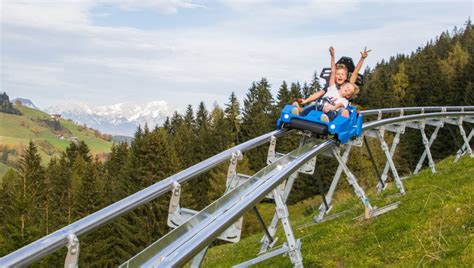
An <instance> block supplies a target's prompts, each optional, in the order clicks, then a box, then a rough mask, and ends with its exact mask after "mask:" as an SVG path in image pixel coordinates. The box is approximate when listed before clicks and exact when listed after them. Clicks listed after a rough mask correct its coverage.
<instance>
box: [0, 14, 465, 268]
mask: <svg viewBox="0 0 474 268" xmlns="http://www.w3.org/2000/svg"><path fill="white" fill-rule="evenodd" d="M373 49H376V48H373ZM353 57H354V59H355V60H357V59H358V58H357V57H356V56H355V55H353ZM328 64H329V59H328ZM319 67H320V68H322V67H326V66H319ZM318 74H319V73H318V72H315V73H314V76H313V77H312V78H311V81H309V82H298V81H295V82H285V81H283V82H282V83H281V85H279V87H278V92H277V94H276V96H273V95H272V92H271V84H270V81H268V80H267V79H266V78H261V79H257V80H256V81H255V82H252V83H251V84H250V86H249V88H248V90H247V93H246V96H245V97H244V99H243V100H239V99H238V98H237V97H236V95H235V94H234V93H231V94H230V96H229V99H228V102H227V103H225V105H224V107H220V106H218V105H215V106H214V107H206V106H205V105H204V103H203V102H201V103H200V104H199V105H198V106H197V107H193V106H191V105H189V106H188V107H187V109H186V111H185V112H184V113H183V114H180V113H178V112H175V113H174V114H173V115H172V116H171V117H169V118H168V119H167V120H166V121H165V123H164V124H163V125H161V126H157V127H155V128H153V129H151V128H149V127H148V126H146V125H145V126H141V127H139V128H138V129H137V131H136V133H135V135H134V139H133V141H132V142H131V143H115V144H114V145H113V146H112V148H111V152H110V154H109V155H108V157H107V159H106V160H99V159H98V158H97V157H95V156H93V155H92V154H91V152H90V149H89V148H88V146H87V144H86V143H85V142H81V141H80V142H72V143H70V145H69V147H68V148H67V149H66V150H65V151H64V152H63V153H62V154H61V156H60V157H54V158H52V159H51V160H50V161H49V163H48V164H47V165H42V161H41V157H40V155H39V153H38V149H37V146H36V145H35V144H34V143H33V142H30V144H29V145H28V147H27V148H26V149H25V150H24V154H23V155H22V156H21V158H20V161H19V167H18V169H10V170H9V171H8V172H7V173H6V174H5V175H4V177H3V178H2V180H1V181H2V183H1V185H0V256H4V255H6V254H8V253H10V252H12V251H14V250H16V249H19V248H20V247H22V246H24V245H27V244H29V243H31V242H33V241H35V240H36V239H38V238H40V237H42V236H45V235H47V234H49V233H52V232H54V231H55V230H57V229H59V228H61V227H64V226H66V225H68V224H70V223H72V222H74V221H76V220H78V219H81V218H83V217H85V216H87V215H89V214H91V213H93V212H95V211H97V210H99V209H101V208H103V207H105V206H107V205H110V204H112V203H113V202H116V201H118V200H120V199H122V198H124V197H126V196H128V195H130V194H132V193H135V192H137V191H139V190H141V189H144V188H146V187H147V186H150V185H152V184H154V183H156V182H158V181H160V180H163V179H165V178H166V177H168V176H170V175H173V174H175V173H177V172H179V171H181V170H183V169H185V168H187V167H190V166H192V165H193V164H196V163H198V162H200V161H202V160H204V159H206V158H208V157H210V156H213V155H215V154H217V153H219V152H221V151H223V150H226V149H228V148H230V147H232V146H234V145H237V144H239V143H242V142H244V141H247V140H249V139H252V138H254V137H257V136H259V135H262V134H264V133H267V132H269V131H272V130H274V129H275V122H276V120H277V118H278V116H279V113H280V111H281V109H282V108H283V106H284V105H285V104H287V103H291V102H293V101H294V100H295V99H296V98H299V97H307V96H309V95H310V94H312V93H313V92H315V91H317V90H320V89H321V87H322V83H321V81H320V80H319V79H318ZM364 75H365V85H364V86H363V87H362V88H361V92H360V94H359V96H358V97H357V98H355V99H354V100H353V104H355V105H357V106H359V108H360V109H361V110H364V109H373V108H389V107H406V106H460V105H474V27H473V26H472V24H471V22H470V20H468V21H467V22H466V23H465V25H464V27H463V28H462V29H454V30H451V31H446V32H443V33H441V34H440V35H439V36H437V37H436V38H434V39H433V40H431V41H429V42H427V43H426V44H425V45H423V46H420V47H419V48H417V49H416V51H413V52H412V53H411V54H410V55H402V54H400V55H395V56H393V57H391V58H389V59H386V60H382V61H381V62H379V63H377V65H376V66H374V67H373V68H367V69H365V71H364ZM4 106H5V105H4ZM470 128H471V126H468V125H466V126H465V129H466V131H467V132H468V133H469V131H470V130H471V129H470ZM430 131H432V130H431V129H427V135H428V136H429V135H430V134H431V133H430ZM441 132H442V133H440V134H438V139H437V141H436V142H435V143H434V144H433V146H432V152H433V156H434V157H435V160H440V159H443V158H445V157H447V156H448V155H451V154H453V153H454V152H456V151H457V149H458V148H461V145H462V139H461V136H460V135H459V129H458V128H456V127H455V126H447V127H444V128H442V130H441ZM387 139H388V140H389V141H390V138H387ZM298 142H299V137H297V136H296V135H293V136H289V137H285V138H283V139H279V141H278V144H277V150H278V151H279V152H289V151H290V150H292V149H294V148H296V146H297V145H298ZM378 147H379V146H378V145H376V143H374V144H373V146H372V148H374V151H375V156H376V158H377V159H378V161H380V162H379V163H378V164H379V165H380V166H382V165H383V164H384V162H383V161H384V157H383V155H382V152H381V150H380V149H379V148H378ZM376 149H378V150H376ZM422 152H423V144H422V142H421V138H420V133H419V131H415V130H407V133H406V134H405V135H404V136H403V137H402V140H401V144H400V145H399V146H398V149H397V154H396V155H395V162H396V165H397V167H398V168H399V169H398V170H399V172H400V173H401V174H402V175H408V174H409V172H410V170H413V169H414V167H415V165H416V164H417V162H418V159H419V156H420V155H421V153H422ZM266 154H267V146H261V147H258V148H256V149H253V150H251V151H249V152H248V153H246V154H245V156H244V159H243V160H242V161H240V162H239V165H238V171H239V172H240V173H244V174H253V173H255V172H256V171H258V170H260V169H261V168H262V167H264V166H265V163H266ZM368 159H369V158H368V157H367V151H366V150H365V148H360V149H359V150H355V151H354V153H353V154H352V155H351V161H350V168H351V170H353V172H354V173H355V174H356V176H357V177H358V178H360V180H361V184H362V185H364V186H367V185H372V184H374V183H376V179H374V178H375V174H374V171H373V169H372V166H371V163H370V161H369V160H368ZM318 161H319V160H318ZM318 163H319V165H318V174H319V176H320V178H322V181H323V185H322V187H323V188H325V189H326V190H327V187H328V186H329V183H330V180H331V179H332V174H333V172H334V170H335V168H336V167H337V165H336V161H335V160H332V159H330V158H322V159H321V161H319V162H318ZM226 174H227V164H223V165H221V166H218V167H216V168H214V169H212V170H210V171H208V172H207V173H205V174H202V175H199V176H198V177H195V178H194V179H192V180H190V181H189V182H187V183H186V184H184V185H183V190H182V197H181V206H182V207H186V208H191V209H202V208H203V207H204V206H206V205H208V204H209V203H210V202H212V201H213V200H215V199H217V198H218V197H219V196H221V195H222V193H223V192H224V191H225V185H226ZM346 187H347V186H346ZM319 193H320V187H319V185H318V183H317V180H316V179H315V177H314V176H309V175H306V176H300V178H299V179H298V180H297V181H296V183H295V186H294V188H293V192H292V194H291V196H290V200H289V202H290V203H295V202H299V201H301V200H303V199H305V198H308V197H311V196H313V195H317V194H319ZM168 202H169V195H168V194H167V195H164V196H162V197H160V198H157V199H156V200H154V201H152V202H149V203H147V204H146V205H142V206H141V207H139V208H137V209H135V210H133V211H132V212H130V213H128V214H126V215H124V216H122V217H120V218H119V219H118V220H115V221H113V222H112V223H110V224H106V225H104V226H102V227H101V228H100V229H99V230H95V231H94V232H92V233H90V234H87V235H84V236H81V237H79V239H80V243H81V254H80V263H82V264H85V265H87V266H94V267H97V266H99V267H102V266H116V265H118V264H121V263H122V262H124V261H125V260H127V259H129V258H130V257H131V256H133V255H135V254H136V253H138V252H139V251H141V250H142V249H143V248H144V247H146V246H147V245H149V244H151V243H152V242H154V241H156V240H157V239H158V238H159V237H161V236H162V235H164V234H166V233H167V232H168V231H169V228H168V226H167V224H166V218H167V213H168ZM257 231H258V232H260V231H261V230H260V227H259V226H258V224H257V219H256V218H255V217H254V216H253V215H251V214H249V216H248V217H246V218H244V231H243V237H245V236H248V235H250V234H253V233H255V232H257ZM217 243H219V242H217ZM65 252H66V249H62V250H60V251H58V252H56V253H54V254H53V255H51V256H49V257H47V258H44V259H43V260H41V261H40V262H38V263H37V265H39V266H47V267H57V266H62V265H63V263H64V258H65Z"/></svg>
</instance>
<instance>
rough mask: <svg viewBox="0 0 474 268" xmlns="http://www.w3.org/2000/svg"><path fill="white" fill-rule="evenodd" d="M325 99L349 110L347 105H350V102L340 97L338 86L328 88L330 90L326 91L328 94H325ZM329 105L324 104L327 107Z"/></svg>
mask: <svg viewBox="0 0 474 268" xmlns="http://www.w3.org/2000/svg"><path fill="white" fill-rule="evenodd" d="M323 98H328V99H330V100H331V102H333V103H334V104H338V103H341V104H342V106H343V107H344V108H347V105H349V100H348V99H346V98H344V97H342V96H341V95H339V90H338V89H337V87H336V85H332V86H330V87H328V90H327V91H326V94H324V96H323ZM327 104H328V103H327V102H325V103H324V105H325V106H326V105H327ZM339 109H340V108H339ZM339 109H338V110H339Z"/></svg>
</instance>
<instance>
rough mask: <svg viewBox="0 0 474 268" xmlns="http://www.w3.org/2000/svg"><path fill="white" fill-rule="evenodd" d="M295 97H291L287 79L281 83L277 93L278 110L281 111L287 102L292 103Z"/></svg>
mask: <svg viewBox="0 0 474 268" xmlns="http://www.w3.org/2000/svg"><path fill="white" fill-rule="evenodd" d="M293 101H294V99H292V98H291V94H290V91H289V90H288V85H287V84H286V82H285V81H283V83H282V84H281V86H280V88H279V89H278V93H277V108H276V110H277V111H281V110H282V109H283V107H285V105H287V104H291V103H292V102H293Z"/></svg>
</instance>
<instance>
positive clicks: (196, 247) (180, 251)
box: [0, 106, 474, 267]
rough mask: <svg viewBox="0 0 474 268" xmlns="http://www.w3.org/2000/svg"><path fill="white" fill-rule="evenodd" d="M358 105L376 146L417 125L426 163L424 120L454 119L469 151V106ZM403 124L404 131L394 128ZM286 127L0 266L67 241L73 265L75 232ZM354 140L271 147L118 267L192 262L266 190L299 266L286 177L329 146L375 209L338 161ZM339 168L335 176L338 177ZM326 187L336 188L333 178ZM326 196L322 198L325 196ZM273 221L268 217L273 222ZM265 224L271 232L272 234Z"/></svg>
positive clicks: (473, 119)
mask: <svg viewBox="0 0 474 268" xmlns="http://www.w3.org/2000/svg"><path fill="white" fill-rule="evenodd" d="M361 113H362V114H363V115H364V116H365V117H367V116H374V117H375V116H377V117H376V119H375V120H373V121H369V122H367V123H365V124H364V126H363V130H364V133H363V135H365V136H368V137H375V138H378V139H379V140H380V141H381V144H382V147H383V148H384V146H385V147H388V146H387V145H386V144H385V142H384V141H383V132H384V131H390V128H392V132H397V131H398V132H397V135H398V134H399V133H401V132H403V131H404V128H405V127H412V128H417V129H420V131H421V133H422V138H423V143H424V145H425V152H424V157H422V159H423V160H424V158H425V157H426V156H428V159H429V164H430V167H431V168H432V170H433V171H434V163H433V162H432V159H431V154H430V151H429V146H430V145H431V143H432V142H433V141H434V139H435V138H436V135H434V137H433V136H432V140H430V141H428V140H427V137H426V135H425V134H424V129H425V125H433V126H437V129H439V128H438V127H442V125H443V124H444V123H447V124H453V125H457V126H458V127H459V128H460V133H461V136H462V138H463V141H464V144H463V148H459V149H460V150H459V151H458V152H457V154H458V155H457V157H456V158H457V159H458V158H459V157H460V156H461V155H462V154H465V153H466V152H467V153H469V154H470V155H471V157H472V156H473V154H472V150H471V147H470V146H469V142H470V140H471V139H472V137H473V135H474V128H472V127H471V132H470V134H469V135H466V133H465V131H464V128H463V122H468V123H471V124H474V106H464V107H454V106H451V107H407V108H388V109H377V110H367V111H362V112H361ZM408 113H411V114H408ZM407 114H408V115H407ZM386 115H389V116H392V117H390V118H385V119H383V116H386ZM394 115H395V116H394ZM394 126H395V127H394ZM402 128H403V131H402V130H401V129H402ZM393 129H395V130H393ZM290 132H292V131H284V130H281V131H280V130H279V131H272V132H269V133H267V134H264V135H262V136H259V137H257V138H254V139H252V140H249V141H247V142H245V143H242V144H240V145H237V146H235V147H233V148H230V149H228V150H226V151H223V152H221V153H219V154H217V155H215V156H213V157H210V158H208V159H206V160H204V161H202V162H200V163H198V164H196V165H194V166H192V167H190V168H187V169H185V170H183V171H181V172H179V173H177V174H175V175H173V176H170V177H168V178H166V179H164V180H162V181H160V182H158V183H156V184H153V185H151V186H149V187H147V188H145V189H143V190H141V191H139V192H137V193H135V194H132V195H130V196H128V197H126V198H124V199H122V200H120V201H118V202H116V203H114V204H111V205H109V206H108V207H106V208H103V209H101V210H99V211H97V212H95V213H93V214H91V215H89V216H87V217H85V218H83V219H81V220H78V221H76V222H74V223H72V224H70V225H68V226H66V227H64V228H62V229H60V230H58V231H56V232H54V233H52V234H50V235H47V236H45V237H43V238H41V239H39V240H37V241H35V242H33V243H31V244H29V245H26V246H24V247H23V248H20V249H18V250H17V251H15V252H12V253H10V254H8V255H6V256H4V257H2V258H0V267H11V266H24V265H28V264H31V263H33V262H35V261H37V260H39V259H41V258H43V257H44V256H47V255H50V254H52V253H53V252H55V251H56V250H58V249H60V248H62V247H64V246H67V247H68V249H69V250H68V254H67V256H66V263H65V266H68V267H71V266H76V265H77V261H78V253H79V240H78V236H80V235H83V234H85V233H88V232H91V231H93V230H95V229H97V228H98V227H99V226H102V225H103V224H106V223H109V222H110V221H112V220H114V219H116V218H117V217H119V216H121V215H123V214H125V213H127V212H129V211H131V210H132V209H134V208H136V207H138V206H140V205H142V204H145V203H147V202H149V201H151V200H153V199H155V198H157V197H159V196H161V195H163V194H165V193H167V192H170V191H174V190H176V189H179V188H177V187H178V186H179V185H180V184H182V183H184V182H186V181H188V180H190V179H192V178H193V177H195V176H197V175H199V174H202V173H203V172H206V171H208V170H209V169H211V168H213V167H215V166H217V165H219V164H221V163H223V162H225V161H227V160H231V164H232V161H234V162H235V163H236V162H237V161H236V159H237V158H236V157H237V156H239V155H240V156H241V154H242V153H243V152H246V151H248V150H250V149H252V148H255V147H257V146H260V145H263V144H265V143H267V142H271V144H272V142H273V141H275V140H276V138H279V137H282V136H285V135H288V134H289V133H290ZM357 143H359V145H360V144H361V140H359V141H354V142H353V144H350V145H349V146H347V147H348V148H347V149H346V151H345V152H344V154H343V155H342V157H341V156H340V153H339V149H340V148H339V147H340V146H339V145H338V144H337V142H335V141H334V140H332V139H329V140H326V141H323V142H322V143H320V144H317V143H315V142H314V141H310V142H305V143H302V144H301V146H300V147H299V148H298V149H296V150H295V151H293V152H291V153H289V154H287V155H281V154H275V155H274V156H273V158H272V159H270V158H269V160H268V162H269V163H270V165H269V166H267V167H265V168H264V169H262V170H261V171H259V172H257V173H256V174H255V175H254V176H251V177H250V176H247V177H245V179H242V180H241V182H240V183H239V184H238V185H233V186H232V187H231V188H232V189H229V191H227V192H226V194H225V195H224V196H223V197H221V198H219V199H218V200H216V201H215V202H214V203H212V204H210V205H209V206H208V207H206V208H205V209H204V210H203V211H201V212H190V213H191V214H190V217H189V218H187V219H186V221H184V222H183V223H182V224H181V225H180V226H179V227H177V228H176V229H174V230H173V231H171V232H169V233H168V234H167V235H165V236H164V237H162V238H161V239H160V240H158V241H157V242H155V243H153V244H152V245H150V246H149V247H148V248H147V249H145V250H144V251H142V252H141V253H139V254H138V255H137V256H135V257H134V258H132V259H131V260H130V261H127V262H126V263H124V264H123V267H128V266H133V267H136V266H159V267H169V266H180V265H183V264H185V263H186V262H188V261H190V260H191V259H193V257H194V259H193V264H196V265H199V264H200V262H201V261H202V258H203V257H204V255H205V252H206V250H207V247H208V245H209V244H210V243H211V242H212V241H213V240H214V239H216V238H219V235H220V234H222V233H223V232H225V231H226V229H227V228H229V227H232V226H233V224H234V223H235V222H236V221H238V220H239V218H241V217H242V215H243V214H244V213H245V212H246V211H249V210H250V209H252V208H253V207H255V205H256V204H257V203H258V202H260V201H261V200H262V199H263V198H265V197H269V195H270V197H272V198H273V199H275V203H276V205H277V213H276V214H275V217H274V219H276V220H275V222H276V223H278V221H281V222H282V223H283V227H284V229H285V233H286V234H287V243H285V244H284V248H285V246H286V248H285V250H284V251H282V252H277V253H278V254H281V253H288V255H289V256H290V259H291V261H292V263H293V264H294V265H295V266H302V257H301V253H300V251H299V247H300V242H299V240H295V238H294V236H293V233H292V231H291V225H290V223H289V220H288V211H287V209H286V205H285V203H286V198H287V197H288V194H289V190H291V186H292V182H293V181H294V179H295V178H296V176H297V174H298V172H300V173H305V172H304V171H302V167H305V166H306V167H307V166H308V163H310V164H309V165H313V170H312V172H314V164H315V161H316V159H315V157H316V156H318V155H320V154H323V153H325V154H328V153H329V154H332V155H333V156H334V157H335V158H336V159H337V160H338V161H339V164H340V169H341V171H338V172H339V176H340V174H341V173H342V172H344V173H346V175H347V177H348V180H349V182H350V184H351V185H352V186H353V187H354V191H355V192H356V194H357V196H358V197H359V198H361V201H362V202H363V204H364V205H365V206H366V209H367V211H368V213H369V214H368V215H369V216H374V215H375V210H374V208H372V207H371V205H370V203H369V201H368V199H367V197H366V196H365V193H364V191H363V190H362V188H361V187H360V186H358V184H357V181H356V178H355V177H354V176H353V174H352V173H351V172H350V170H348V168H347V166H346V165H345V163H346V162H347V160H348V159H347V158H348V154H349V153H348V151H349V149H350V146H352V145H357ZM271 146H272V145H271ZM273 146H274V144H273ZM395 147H396V145H395ZM392 149H393V150H391V151H390V152H389V151H388V149H387V148H385V149H384V151H385V152H386V156H387V165H388V166H389V169H391V171H392V173H393V174H394V175H395V174H397V173H396V168H395V167H394V163H393V161H391V155H393V153H392V151H393V152H394V151H395V148H392ZM273 150H274V147H273ZM346 152H347V153H346ZM269 156H270V155H269ZM312 159H314V163H312V162H311V161H312ZM420 161H421V159H420ZM389 162H390V163H389ZM421 162H423V161H421ZM310 169H311V167H310ZM230 170H231V168H229V171H230ZM234 172H235V165H234ZM310 172H311V171H310ZM234 175H237V174H236V173H235V174H234ZM339 176H338V178H337V180H338V179H339ZM394 177H395V180H396V184H397V186H398V187H399V189H400V187H402V188H401V189H400V190H401V192H402V189H403V184H402V183H401V181H399V180H397V177H398V175H395V176H394ZM337 180H335V181H336V183H335V184H337ZM285 181H286V186H284V187H283V188H281V187H280V186H281V185H282V183H283V182H285ZM290 182H291V183H290ZM285 187H286V188H285ZM333 188H334V189H335V186H334V187H333ZM288 189H289V190H288ZM334 189H333V191H334ZM329 194H330V192H328V195H329ZM331 196H332V194H331ZM326 200H328V198H327V196H326ZM329 203H330V202H329ZM325 208H326V210H325V211H324V213H323V215H324V214H325V213H327V210H328V208H327V207H325ZM276 223H275V224H274V225H275V228H276ZM272 224H273V222H272ZM272 226H273V225H272ZM272 226H270V228H269V231H270V235H271V236H273V235H274V232H273V229H275V228H273V229H272ZM272 232H273V234H271V233H272ZM239 239H240V233H238V239H237V240H236V241H238V240H239ZM269 239H270V238H269V237H268V236H264V238H263V239H262V251H261V252H264V253H265V252H267V253H268V257H273V256H275V254H277V253H275V252H276V251H275V252H273V253H271V252H268V249H269V248H270V247H271V243H269V242H271V241H266V243H265V240H269ZM270 240H271V239H270ZM272 254H273V255H272ZM268 257H262V258H260V259H258V260H255V261H250V262H248V263H243V264H242V266H247V265H250V264H254V263H256V262H259V261H262V260H264V259H266V258H268ZM192 266H193V265H192Z"/></svg>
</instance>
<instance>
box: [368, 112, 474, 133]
mask: <svg viewBox="0 0 474 268" xmlns="http://www.w3.org/2000/svg"><path fill="white" fill-rule="evenodd" d="M459 116H474V111H472V112H471V111H469V112H441V113H426V114H425V113H423V114H412V115H404V116H399V117H392V118H386V119H382V120H378V121H371V122H368V123H365V124H364V125H363V126H362V130H369V129H373V128H377V127H381V126H385V125H392V124H396V123H400V122H406V121H417V120H419V119H425V118H441V117H459Z"/></svg>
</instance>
